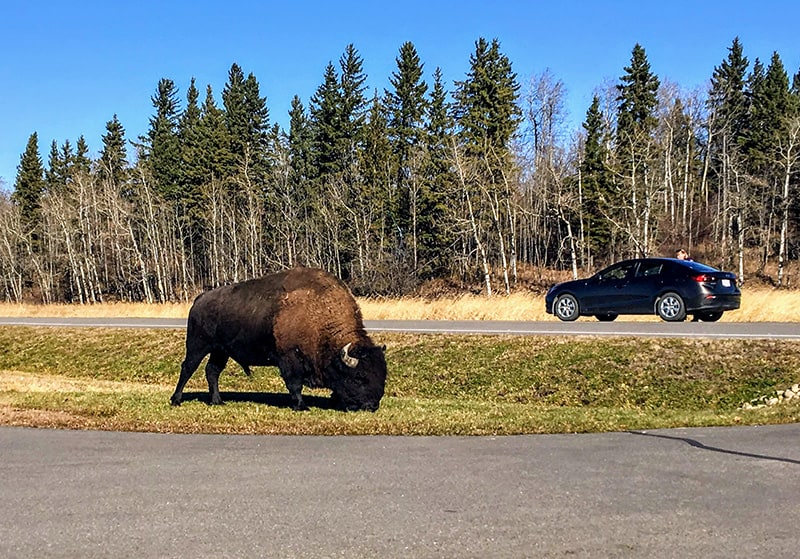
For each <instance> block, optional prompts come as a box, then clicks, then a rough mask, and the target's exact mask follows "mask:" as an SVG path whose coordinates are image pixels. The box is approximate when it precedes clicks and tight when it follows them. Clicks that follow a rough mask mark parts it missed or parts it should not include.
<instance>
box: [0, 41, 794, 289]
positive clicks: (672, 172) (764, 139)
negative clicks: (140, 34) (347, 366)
mask: <svg viewBox="0 0 800 559" xmlns="http://www.w3.org/2000/svg"><path fill="white" fill-rule="evenodd" d="M337 62H338V64H334V63H333V62H330V63H329V64H328V65H327V67H326V68H325V71H324V74H323V77H322V83H321V84H320V85H319V86H318V87H317V89H316V91H315V92H314V94H313V95H312V96H311V97H310V99H309V100H308V102H307V104H306V105H304V103H303V101H302V100H301V99H300V98H299V97H297V96H295V97H294V99H293V100H292V103H291V110H290V113H289V126H288V128H289V129H288V130H284V129H282V128H280V127H279V126H278V125H277V124H274V123H271V122H270V114H269V110H268V106H267V101H266V98H265V97H264V96H263V95H262V93H261V91H260V89H261V88H260V84H259V82H258V80H257V79H256V77H255V76H254V75H253V74H252V73H250V74H247V75H245V72H244V70H243V69H242V68H241V67H240V66H239V65H237V64H235V63H234V64H233V65H232V66H231V68H230V71H229V72H228V78H227V82H226V83H225V85H224V88H223V90H222V92H221V105H220V103H219V101H218V99H217V97H216V96H215V92H214V91H212V88H211V87H210V86H206V88H205V92H204V95H202V94H201V91H200V90H199V89H198V88H197V85H196V83H195V81H194V79H192V80H191V82H190V84H189V87H188V89H187V91H186V94H185V97H184V99H181V96H180V93H179V90H178V88H177V86H176V85H175V83H174V82H173V81H172V80H171V79H168V78H163V79H161V80H160V81H159V82H158V84H157V87H156V90H155V92H154V94H153V96H152V98H151V100H152V104H153V114H152V116H151V118H150V120H149V127H148V130H147V133H146V134H145V135H144V136H142V137H138V138H135V139H129V138H126V134H125V129H124V127H123V125H122V123H121V122H119V120H118V119H117V117H116V115H114V116H113V118H112V119H111V120H110V121H108V122H107V123H106V132H105V134H103V136H102V149H101V150H100V151H99V155H98V157H96V158H92V157H90V156H89V148H88V146H87V144H86V142H85V140H84V138H83V136H80V137H79V138H78V140H77V141H76V143H75V144H74V145H73V144H72V143H71V142H70V141H69V140H67V141H64V142H63V144H61V145H59V144H58V143H57V142H56V141H53V142H52V144H51V145H50V150H49V154H48V156H47V163H46V164H45V163H44V162H43V160H42V157H41V155H40V150H39V139H38V137H37V134H36V133H35V132H34V133H33V134H32V135H31V136H30V138H29V141H28V144H27V147H26V149H25V151H24V153H23V154H22V155H21V158H20V164H19V167H18V170H17V176H16V180H15V183H14V186H13V191H12V192H10V193H2V194H0V285H1V288H2V297H3V298H4V299H5V300H8V301H22V300H26V299H31V298H34V299H37V300H41V301H43V302H62V301H69V302H78V303H94V302H101V301H105V300H125V301H147V302H166V301H177V300H188V299H190V298H191V297H193V295H194V294H195V293H197V292H198V291H199V290H200V289H203V288H207V287H212V286H217V285H221V284H224V283H228V282H232V281H240V280H243V279H246V278H250V277H255V276H258V275H261V274H262V273H265V272H266V271H270V270H276V269H280V268H285V267H290V266H294V265H298V264H302V265H309V266H320V267H323V268H325V269H328V270H330V271H332V272H334V273H336V274H337V275H339V276H340V277H343V278H345V279H346V280H347V281H348V283H349V284H350V286H351V288H352V289H353V290H354V291H355V292H356V293H360V294H391V295H399V294H405V293H409V292H412V291H413V290H414V289H416V288H417V287H419V286H420V285H421V284H422V283H424V282H426V281H428V280H437V279H445V280H453V279H455V280H458V281H460V282H464V283H469V284H472V285H478V284H479V285H481V287H482V289H483V290H484V292H485V293H487V294H489V295H491V294H493V293H497V292H501V293H508V292H510V291H511V290H512V289H513V288H514V286H515V285H516V284H517V282H518V281H520V279H521V277H522V276H523V275H525V274H526V273H527V274H528V275H530V273H531V272H530V271H538V272H534V275H535V273H539V274H542V273H543V272H542V270H546V269H554V268H557V269H569V270H571V271H572V273H573V275H577V274H579V273H581V272H588V271H591V270H594V269H595V268H597V267H598V266H600V265H604V264H608V263H610V262H611V261H614V260H616V259H620V258H623V257H632V256H647V255H657V254H664V253H666V252H668V251H671V250H673V249H674V247H677V246H685V247H690V248H691V249H692V250H694V251H695V253H701V254H702V255H703V259H704V260H706V261H709V262H712V263H714V264H716V265H718V266H723V267H729V268H733V269H735V270H736V271H737V272H738V274H739V277H740V281H745V280H747V279H749V274H750V273H751V271H752V273H754V274H765V273H766V272H765V270H767V269H768V268H769V269H773V268H774V269H776V270H777V272H776V274H775V276H774V278H772V279H773V281H774V283H775V284H776V285H779V286H781V285H787V283H788V282H789V276H788V274H787V272H786V270H787V266H788V265H789V264H790V263H791V262H792V261H795V262H796V261H797V259H798V248H799V246H800V245H799V243H798V236H797V233H798V225H799V224H800V204H798V201H797V186H798V150H799V149H800V146H798V143H800V73H798V74H795V75H794V76H793V79H792V80H790V79H789V76H788V74H787V72H786V70H785V68H784V67H783V64H782V62H781V59H780V56H779V55H778V53H774V54H773V56H772V58H771V60H770V61H769V63H768V64H767V65H765V64H764V63H763V62H761V61H760V60H758V59H756V60H755V61H753V63H752V64H750V62H749V61H748V59H747V57H746V56H745V55H744V50H743V47H742V45H741V43H740V41H739V40H738V38H737V39H734V40H733V42H732V44H731V46H730V47H729V48H728V54H727V57H726V58H724V59H723V60H722V62H721V63H720V64H719V66H717V67H715V68H714V69H713V73H712V75H711V78H710V82H709V83H710V85H709V87H708V90H707V91H691V92H687V91H684V90H682V89H681V88H680V87H679V86H678V85H677V84H672V83H665V82H662V81H661V80H660V79H659V78H658V76H657V75H656V74H654V73H653V72H652V70H651V68H650V64H649V62H648V60H647V55H646V52H645V50H644V48H643V47H642V46H641V45H638V44H637V45H635V47H634V48H633V50H632V54H631V59H630V64H629V65H628V66H626V67H625V68H624V69H623V70H622V75H621V77H620V78H619V81H618V82H617V83H609V84H603V85H600V86H598V87H597V88H596V90H595V92H596V93H595V95H594V97H593V100H592V103H591V105H590V106H589V107H588V109H587V111H586V116H585V120H584V121H583V124H582V127H581V129H580V130H577V131H574V130H573V131H570V130H568V129H567V124H566V122H567V120H566V118H567V114H566V110H565V94H566V88H565V85H564V84H563V82H561V81H560V80H558V79H557V78H556V77H555V76H553V74H552V73H551V72H549V71H545V72H543V73H542V74H539V75H536V76H532V77H531V78H530V79H529V80H528V81H527V82H526V83H525V84H521V83H520V81H519V78H518V76H517V75H516V73H515V72H514V71H513V68H512V64H511V61H510V60H509V59H508V57H507V56H506V55H504V54H503V52H502V51H501V49H500V43H499V41H498V40H497V39H494V40H492V41H487V40H485V39H483V38H480V39H478V40H477V41H476V42H475V50H474V52H473V53H472V54H471V55H470V60H469V62H470V66H469V71H468V72H467V74H466V75H465V77H464V79H463V80H459V81H455V82H454V83H453V84H452V89H451V90H449V89H448V87H447V86H446V84H444V83H443V80H442V72H441V69H439V68H437V69H435V70H434V71H433V72H432V82H431V83H428V82H426V80H425V78H424V75H425V73H424V64H423V63H422V61H421V59H420V56H419V54H418V53H417V50H416V48H415V47H414V45H413V44H412V43H410V42H407V43H405V44H403V45H402V46H401V47H400V49H399V53H398V56H397V58H396V63H397V67H396V69H395V70H394V72H393V73H392V74H391V76H390V78H389V83H390V86H391V87H390V88H389V89H387V90H385V91H383V92H377V91H375V92H374V93H373V94H372V95H371V96H370V95H369V94H368V89H367V76H366V74H365V73H364V71H363V60H362V58H361V55H360V54H359V53H358V51H357V50H356V49H355V47H354V46H353V45H348V46H347V47H346V49H345V51H344V53H343V54H342V55H341V57H340V58H339V59H338V61H337ZM745 262H748V263H752V264H753V265H752V266H750V268H747V269H746V268H745ZM746 272H747V274H748V275H746Z"/></svg>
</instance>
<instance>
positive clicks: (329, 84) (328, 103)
mask: <svg viewBox="0 0 800 559" xmlns="http://www.w3.org/2000/svg"><path fill="white" fill-rule="evenodd" d="M341 97H342V95H341V92H340V90H339V76H338V74H337V73H336V69H335V68H334V66H333V64H332V63H330V62H329V63H328V65H327V66H326V67H325V75H324V78H323V82H322V84H321V85H320V86H319V87H317V90H316V91H315V92H314V95H312V97H311V102H310V105H309V110H310V126H311V148H312V157H313V167H312V172H313V176H314V177H321V176H325V175H331V174H334V173H337V172H340V171H342V169H343V167H344V161H343V157H344V153H343V151H344V146H343V144H344V142H343V138H342V122H341V121H342V114H343V111H342V101H341Z"/></svg>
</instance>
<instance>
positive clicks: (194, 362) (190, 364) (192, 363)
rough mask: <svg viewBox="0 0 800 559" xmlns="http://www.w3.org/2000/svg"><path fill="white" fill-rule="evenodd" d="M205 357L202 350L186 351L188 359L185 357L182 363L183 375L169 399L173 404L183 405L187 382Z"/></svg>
mask: <svg viewBox="0 0 800 559" xmlns="http://www.w3.org/2000/svg"><path fill="white" fill-rule="evenodd" d="M204 357H205V354H204V353H201V352H192V351H187V352H186V359H184V360H183V363H182V364H181V376H180V378H178V385H177V386H176V387H175V392H173V393H172V397H171V398H170V399H169V402H170V404H172V405H173V406H180V405H181V402H182V401H183V389H184V388H185V387H186V383H187V382H189V379H190V378H192V375H193V374H194V372H195V371H196V370H197V367H199V366H200V363H201V362H202V361H203V358H204Z"/></svg>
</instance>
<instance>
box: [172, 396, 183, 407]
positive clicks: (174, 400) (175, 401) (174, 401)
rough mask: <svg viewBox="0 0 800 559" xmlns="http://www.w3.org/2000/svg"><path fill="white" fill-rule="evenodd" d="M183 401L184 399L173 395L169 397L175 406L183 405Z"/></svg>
mask: <svg viewBox="0 0 800 559" xmlns="http://www.w3.org/2000/svg"><path fill="white" fill-rule="evenodd" d="M181 401H182V400H181V399H180V398H176V397H175V396H173V397H172V398H170V399H169V403H170V405H173V406H176V407H177V406H180V405H181Z"/></svg>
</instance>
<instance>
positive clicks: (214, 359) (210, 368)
mask: <svg viewBox="0 0 800 559" xmlns="http://www.w3.org/2000/svg"><path fill="white" fill-rule="evenodd" d="M227 363H228V356H227V355H225V354H224V353H219V352H212V353H211V356H210V357H209V358H208V363H206V380H207V381H208V395H209V396H210V400H209V403H210V404H211V405H212V406H219V405H222V404H224V403H225V402H223V401H222V396H220V394H219V374H220V373H221V372H222V369H224V368H225V365H227Z"/></svg>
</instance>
